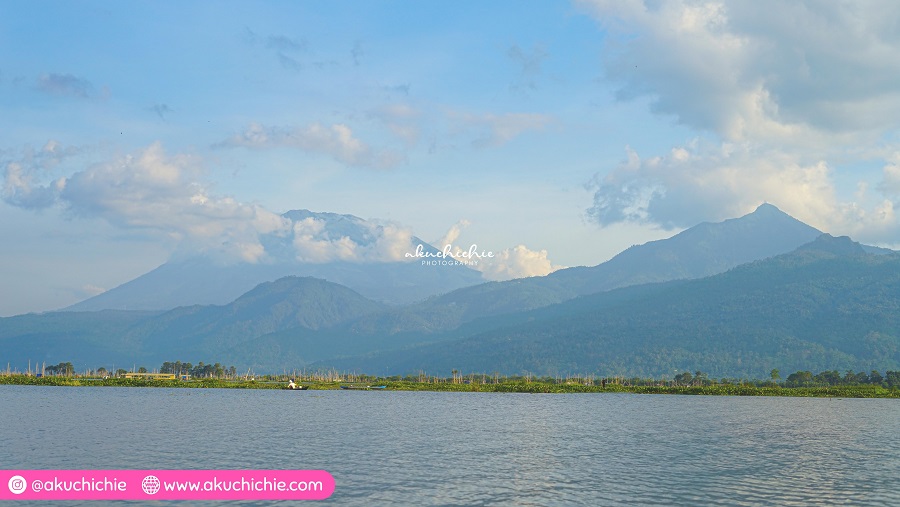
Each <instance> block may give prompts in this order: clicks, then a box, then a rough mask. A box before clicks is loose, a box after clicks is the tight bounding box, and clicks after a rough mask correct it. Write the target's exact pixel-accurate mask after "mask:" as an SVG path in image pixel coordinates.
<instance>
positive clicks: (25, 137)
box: [0, 0, 900, 316]
mask: <svg viewBox="0 0 900 507" xmlns="http://www.w3.org/2000/svg"><path fill="white" fill-rule="evenodd" d="M897 54H900V3H897V2H893V1H869V2H866V1H853V2H840V1H830V2H822V1H816V2H813V1H809V2H804V1H793V0H792V1H776V0H768V1H762V2H760V1H758V0H754V1H741V0H735V1H728V2H714V1H702V0H698V1H689V0H670V1H664V2H659V1H650V0H646V1H640V0H634V1H607V0H578V1H574V2H571V3H567V2H562V1H535V2H520V1H502V0H500V1H492V2H483V1H454V2H421V1H378V2H371V1H361V0H357V1H343V0H336V1H328V2H323V1H305V2H296V1H290V2H276V1H268V2H266V1H260V2H246V1H232V2H229V1H219V0H216V1H192V0H186V1H182V2H142V1H130V2H119V1H112V0H107V1H42V2H29V1H19V0H0V238H2V240H0V241H2V243H0V316H9V315H16V314H21V313H26V312H41V311H48V310H54V309H58V308H61V307H64V306H67V305H70V304H73V303H75V302H77V301H80V300H82V299H85V298H87V297H90V296H92V295H95V294H98V293H100V292H102V291H104V290H108V289H110V288H113V287H116V286H118V285H120V284H122V283H125V282H127V281H128V280H131V279H133V278H135V277H137V276H140V275H142V274H144V273H146V272H148V271H150V270H152V269H154V268H155V267H157V266H159V265H160V264H163V263H165V262H166V261H167V260H169V259H170V258H172V257H173V256H176V255H190V254H191V253H192V252H198V253H209V252H211V251H216V252H219V253H220V254H221V256H222V258H223V259H227V260H228V262H265V261H266V258H267V257H266V256H267V252H266V251H265V248H264V247H263V246H262V243H261V242H260V240H259V238H260V237H261V236H262V235H266V234H270V235H271V234H275V235H278V234H286V232H285V230H286V228H292V227H293V230H292V231H291V232H292V233H293V235H294V236H293V237H294V238H299V237H301V236H302V237H304V238H307V239H309V240H310V241H311V242H312V243H310V244H313V245H317V246H322V245H326V246H330V247H334V248H332V250H321V251H320V253H321V252H325V253H324V254H322V255H323V256H324V257H323V258H327V257H328V252H329V251H332V252H334V251H336V250H335V248H337V247H338V246H340V247H342V248H344V247H347V245H346V241H344V242H334V241H333V242H332V243H328V242H327V241H326V240H329V238H328V237H327V236H322V235H323V234H326V233H325V232H323V231H322V230H321V229H322V227H321V224H319V223H314V222H311V223H305V224H302V226H301V224H290V223H286V222H285V219H284V218H283V217H281V216H280V215H281V214H282V213H284V212H286V211H289V210H294V209H309V210H312V211H317V212H333V213H340V214H352V215H355V216H358V217H361V218H364V219H366V220H371V221H372V223H375V224H380V225H382V226H384V230H386V231H393V232H392V233H391V235H390V237H389V238H387V239H389V240H391V241H394V240H397V238H400V239H403V238H406V239H408V238H409V237H410V235H412V234H414V235H415V236H418V237H420V238H422V239H424V240H426V241H433V242H435V243H437V242H441V241H448V240H449V241H451V242H452V243H453V244H454V245H455V246H456V247H460V248H462V249H468V248H469V246H470V245H477V246H478V249H479V250H480V251H490V252H493V253H495V259H494V260H493V261H492V262H493V263H494V264H492V265H489V266H488V267H487V268H485V269H484V276H485V278H486V279H504V278H510V277H518V276H533V275H543V274H547V273H549V272H551V271H552V270H555V269H559V268H561V267H567V266H578V265H596V264H599V263H601V262H603V261H605V260H607V259H609V258H610V257H612V256H613V255H615V254H616V253H618V252H620V251H621V250H624V249H625V248H627V247H629V246H631V245H634V244H640V243H644V242H646V241H649V240H654V239H660V238H665V237H669V236H671V235H673V234H675V233H677V232H679V231H681V230H683V229H685V228H687V227H690V226H692V225H695V224H697V223H700V222H704V221H720V220H723V219H726V218H732V217H737V216H741V215H744V214H746V213H749V212H751V211H753V209H755V208H756V206H758V205H759V204H761V203H763V202H769V203H772V204H775V205H776V206H778V207H779V208H781V209H782V210H783V211H785V212H787V213H789V214H791V215H792V216H794V217H796V218H798V219H800V220H803V221H804V222H806V223H808V224H810V225H813V226H815V227H817V228H819V229H821V230H823V231H827V232H830V233H832V234H834V235H849V236H851V237H852V238H854V239H856V240H858V241H863V242H866V243H869V244H875V245H881V246H888V247H896V246H897V245H900V240H898V234H900V218H898V216H897V215H896V213H895V211H894V207H895V203H900V135H898V134H900V130H898V127H900V59H898V58H897V57H896V55H897ZM301 229H302V230H301ZM301 233H302V234H301ZM331 239H333V238H331ZM387 239H386V241H387ZM296 241H297V240H296V239H295V243H296ZM398 241H399V240H398ZM338 243H340V244H338ZM350 246H351V247H352V246H354V245H350ZM397 251H399V250H396V249H394V255H396V252H397ZM342 252H344V255H347V256H350V257H352V256H353V255H354V252H355V250H353V249H352V248H350V249H349V250H348V249H346V248H344V250H342ZM364 260H365V261H372V259H371V258H367V259H360V261H361V262H362V261H364ZM376 260H377V259H376ZM381 260H384V261H386V260H389V259H381Z"/></svg>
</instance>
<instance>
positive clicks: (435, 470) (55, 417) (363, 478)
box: [0, 386, 900, 506]
mask: <svg viewBox="0 0 900 507" xmlns="http://www.w3.org/2000/svg"><path fill="white" fill-rule="evenodd" d="M897 435H900V403H898V401H897V400H855V399H796V398H739V397H692V396H665V395H660V396H653V395H628V394H582V395H529V394H494V393H422V392H348V391H306V392H304V393H286V392H284V391H250V390H228V389H209V390H201V389H134V388H109V387H98V388H66V387H27V386H0V450H2V451H0V467H2V468H6V469H13V468H25V469H28V468H69V469H116V468H175V469H177V468H198V469H324V470H328V471H329V472H331V473H332V475H333V476H334V477H335V480H336V483H337V489H336V491H335V495H334V496H333V497H332V498H331V499H330V501H329V502H330V503H333V504H337V505H497V504H500V505H504V504H505V505H536V506H540V505H576V504H582V505H813V504H814V505H838V504H840V505H900V488H898V487H897V483H898V479H900V439H898V438H897ZM178 503H179V502H162V504H178ZM57 504H58V505H78V504H77V503H75V502H68V503H65V502H57ZM207 504H208V505H212V503H207ZM17 505H24V504H23V503H21V502H20V503H18V504H17ZM85 505H86V504H85ZM122 505H129V506H133V505H138V504H137V503H135V502H128V503H125V502H122ZM147 505H156V506H159V505H161V503H160V502H153V503H148V504H147ZM223 505H241V503H235V502H230V503H227V504H225V503H223ZM243 505H253V504H251V503H243Z"/></svg>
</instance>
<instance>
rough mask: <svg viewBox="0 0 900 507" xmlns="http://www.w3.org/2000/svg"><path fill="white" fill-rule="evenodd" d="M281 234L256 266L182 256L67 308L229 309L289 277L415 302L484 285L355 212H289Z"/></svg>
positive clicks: (266, 242)
mask: <svg viewBox="0 0 900 507" xmlns="http://www.w3.org/2000/svg"><path fill="white" fill-rule="evenodd" d="M282 217H283V218H284V220H285V221H286V223H287V225H286V227H285V230H284V231H282V232H281V233H278V234H276V233H272V234H267V235H265V236H263V237H262V238H261V244H262V246H263V247H264V249H265V255H264V256H263V257H262V258H260V259H254V261H253V262H234V261H232V262H229V263H223V262H222V261H219V260H216V259H214V258H212V257H210V256H193V257H189V258H184V259H175V260H172V261H170V262H167V263H165V264H163V265H162V266H160V267H158V268H156V269H154V270H152V271H150V272H149V273H147V274H144V275H142V276H140V277H138V278H135V279H134V280H131V281H129V282H127V283H124V284H122V285H120V286H118V287H116V288H114V289H111V290H108V291H106V292H104V293H102V294H99V295H97V296H94V297H92V298H90V299H87V300H85V301H82V302H80V303H77V304H75V305H72V306H70V307H68V308H66V309H65V310H67V311H97V310H107V309H117V310H168V309H172V308H175V307H178V306H188V305H207V304H219V305H221V304H226V303H228V302H230V301H232V300H234V299H235V298H237V297H238V296H240V295H241V294H243V293H244V292H247V291H248V290H250V289H252V288H253V287H255V286H256V285H258V284H260V283H263V282H267V281H272V280H276V279H278V278H281V277H284V276H312V277H316V278H322V279H325V280H329V281H331V282H335V283H339V284H341V285H345V286H347V287H350V288H352V289H353V290H355V291H357V292H359V293H360V294H363V295H365V296H366V297H368V298H370V299H374V300H378V301H383V302H387V303H392V304H401V303H410V302H413V301H419V300H422V299H425V298H426V297H428V296H432V295H435V294H441V293H445V292H448V291H451V290H454V289H457V288H460V287H465V286H468V285H474V284H478V283H481V282H482V281H483V280H482V278H481V274H480V273H478V272H477V271H474V270H472V269H469V268H466V267H464V266H453V267H448V266H443V267H442V268H441V269H433V268H432V269H429V268H428V267H426V266H422V265H421V263H419V262H415V261H410V259H406V258H405V257H404V253H406V252H412V251H414V249H415V246H416V245H419V244H422V245H424V248H425V250H426V251H429V252H436V251H437V250H436V249H435V248H434V247H432V246H431V245H429V244H428V243H426V242H424V241H422V240H421V239H419V238H417V237H415V236H412V235H410V234H409V233H408V232H407V231H404V230H402V229H399V228H396V227H393V226H390V225H387V226H386V225H380V224H376V223H373V222H369V221H366V220H363V219H361V218H358V217H355V216H352V215H339V214H335V213H315V212H312V211H308V210H294V211H289V212H287V213H285V214H283V215H282Z"/></svg>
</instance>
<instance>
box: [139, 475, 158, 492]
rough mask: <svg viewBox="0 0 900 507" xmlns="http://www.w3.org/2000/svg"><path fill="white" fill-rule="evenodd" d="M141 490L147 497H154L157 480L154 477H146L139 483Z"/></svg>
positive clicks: (156, 489) (156, 490)
mask: <svg viewBox="0 0 900 507" xmlns="http://www.w3.org/2000/svg"><path fill="white" fill-rule="evenodd" d="M141 489H143V490H144V493H147V494H148V495H155V494H156V493H157V492H158V491H159V479H157V478H156V476H155V475H148V476H147V477H144V480H143V481H141Z"/></svg>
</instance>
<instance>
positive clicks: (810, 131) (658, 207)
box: [579, 0, 900, 238]
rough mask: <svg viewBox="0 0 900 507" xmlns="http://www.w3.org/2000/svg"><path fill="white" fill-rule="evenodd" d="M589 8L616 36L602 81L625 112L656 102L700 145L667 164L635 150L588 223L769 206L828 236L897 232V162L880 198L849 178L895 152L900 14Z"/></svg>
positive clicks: (638, 4)
mask: <svg viewBox="0 0 900 507" xmlns="http://www.w3.org/2000/svg"><path fill="white" fill-rule="evenodd" d="M579 5H580V7H581V8H582V9H584V10H585V11H586V12H588V13H589V14H591V15H592V16H593V17H595V19H597V20H598V22H599V23H600V24H602V25H603V26H604V28H605V29H606V30H607V33H608V39H607V44H606V49H605V55H604V72H605V75H606V78H607V79H609V80H610V81H612V82H614V83H617V84H618V86H619V88H618V91H617V98H618V99H620V100H630V99H634V98H638V97H647V98H649V100H650V106H651V110H652V111H653V112H655V113H658V114H660V115H664V116H669V117H672V118H674V119H675V120H676V121H677V122H678V123H680V124H683V125H686V126H688V127H691V128H693V129H696V130H698V131H699V132H701V137H699V138H698V140H694V141H690V142H688V143H686V144H685V145H683V146H675V147H673V148H672V149H671V151H670V152H669V153H667V154H664V155H659V156H650V157H646V156H644V157H642V156H639V155H638V154H637V153H635V152H634V151H631V150H629V152H628V156H627V160H626V161H625V162H624V163H622V164H621V165H620V166H618V167H615V168H612V169H611V170H610V171H608V172H605V173H601V174H598V175H597V176H595V177H594V179H593V180H592V181H591V182H589V183H588V187H589V188H591V189H592V190H594V191H595V195H594V202H593V206H592V207H591V208H590V209H589V210H588V212H587V215H588V216H589V217H590V218H592V219H594V220H596V221H597V223H599V224H601V225H607V224H610V223H615V222H623V221H630V222H646V223H655V224H659V225H662V226H664V227H671V228H674V227H685V226H689V225H693V224H695V223H697V222H698V221H700V220H717V219H722V218H726V217H729V216H736V215H738V214H741V213H744V212H747V211H749V210H751V209H752V208H753V206H755V205H756V204H759V203H760V202H763V201H769V202H773V203H775V204H776V205H778V206H780V207H782V208H783V209H785V210H786V211H788V212H790V213H792V214H795V216H797V217H798V218H801V219H803V220H806V221H809V222H810V223H812V224H813V225H816V226H818V227H822V228H824V229H825V230H834V231H837V232H841V233H849V232H855V233H857V234H859V235H860V237H870V238H875V237H877V236H879V235H883V234H885V233H887V232H889V231H894V232H900V226H898V224H897V222H896V218H895V217H894V214H893V211H892V209H893V207H894V206H895V205H896V204H897V203H898V201H897V194H896V192H893V190H892V189H895V188H896V187H895V182H896V178H895V172H894V168H895V167H896V165H894V164H893V162H892V161H891V160H892V159H891V158H890V155H888V156H886V158H885V159H884V160H885V170H884V171H883V175H882V176H881V177H882V182H881V183H880V184H878V185H869V184H868V183H867V180H866V178H867V177H869V178H870V177H871V175H865V174H862V170H861V169H857V168H854V167H846V166H848V165H851V164H847V162H846V161H847V160H850V159H852V160H877V159H878V158H880V157H885V155H884V153H885V152H887V153H888V154H890V153H892V152H896V151H897V149H896V148H890V147H889V148H888V149H885V147H884V143H885V142H886V141H887V140H890V139H894V138H896V136H895V135H894V134H895V133H896V131H897V128H898V126H900V120H898V118H900V84H898V83H900V60H898V59H897V58H894V57H891V55H895V54H898V52H900V36H898V35H897V34H898V32H897V30H896V27H895V26H894V23H893V22H892V21H890V20H895V19H897V18H898V17H900V4H897V3H895V2H866V3H858V2H814V3H811V2H793V1H776V2H755V1H741V0H737V1H733V2H716V1H700V0H698V1H690V0H674V1H670V2H649V1H647V2H645V1H640V0H635V1H621V2H614V1H606V0H583V1H580V2H579ZM887 142H888V143H890V141H887ZM842 165H843V166H845V167H839V166H842ZM857 172H859V173H860V174H859V176H858V178H859V184H858V186H859V188H860V190H859V191H858V192H857V194H856V195H853V196H846V195H843V196H842V195H838V194H837V193H836V191H835V184H834V180H835V178H837V177H839V176H844V177H847V176H848V175H849V174H854V173H857ZM870 188H874V190H875V192H873V191H872V190H870ZM879 194H880V195H879Z"/></svg>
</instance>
